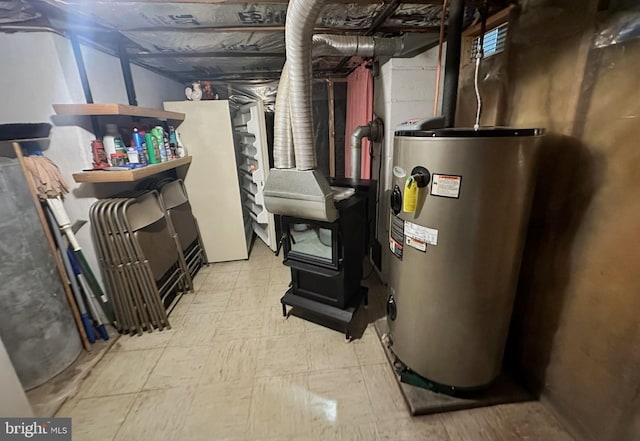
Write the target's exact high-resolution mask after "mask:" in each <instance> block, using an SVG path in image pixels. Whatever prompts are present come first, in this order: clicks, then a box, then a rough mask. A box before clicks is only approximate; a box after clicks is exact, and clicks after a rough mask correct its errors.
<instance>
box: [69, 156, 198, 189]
mask: <svg viewBox="0 0 640 441" xmlns="http://www.w3.org/2000/svg"><path fill="white" fill-rule="evenodd" d="M190 163H191V156H187V157H186V158H178V159H174V160H172V161H167V162H163V163H161V164H153V165H148V166H146V167H142V168H136V169H132V170H92V171H87V172H81V173H74V174H73V180H74V181H76V182H78V183H85V182H90V183H101V182H133V181H137V180H139V179H144V178H147V177H149V176H153V175H155V174H157V173H161V172H163V171H167V170H171V169H174V168H177V167H180V166H182V165H188V164H190Z"/></svg>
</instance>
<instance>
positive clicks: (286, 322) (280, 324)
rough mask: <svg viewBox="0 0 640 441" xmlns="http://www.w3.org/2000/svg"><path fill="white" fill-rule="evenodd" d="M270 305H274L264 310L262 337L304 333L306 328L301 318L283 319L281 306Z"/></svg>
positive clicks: (290, 317)
mask: <svg viewBox="0 0 640 441" xmlns="http://www.w3.org/2000/svg"><path fill="white" fill-rule="evenodd" d="M272 303H274V304H273V305H272V306H268V307H267V308H265V316H264V324H263V326H262V333H261V335H262V336H263V337H272V336H277V335H291V334H301V333H303V332H305V329H306V328H305V325H304V321H303V320H302V319H301V318H298V317H295V316H293V315H291V316H289V317H286V318H285V317H284V316H283V315H282V306H281V305H280V303H279V302H278V303H275V302H272Z"/></svg>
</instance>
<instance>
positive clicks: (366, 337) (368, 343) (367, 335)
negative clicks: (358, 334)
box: [351, 325, 387, 366]
mask: <svg viewBox="0 0 640 441" xmlns="http://www.w3.org/2000/svg"><path fill="white" fill-rule="evenodd" d="M351 344H352V345H353V349H354V350H355V352H356V356H357V357H358V362H359V363H360V365H362V366H364V365H368V364H383V363H386V362H387V356H386V355H385V354H384V349H382V343H380V340H379V339H378V335H377V334H376V331H375V329H374V328H373V326H372V325H370V326H368V327H367V329H366V330H365V331H364V334H363V335H362V338H360V339H357V340H354V341H353V342H351Z"/></svg>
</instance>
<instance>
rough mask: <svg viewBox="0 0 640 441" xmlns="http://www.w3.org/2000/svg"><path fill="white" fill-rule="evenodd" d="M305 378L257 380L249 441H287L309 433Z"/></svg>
mask: <svg viewBox="0 0 640 441" xmlns="http://www.w3.org/2000/svg"><path fill="white" fill-rule="evenodd" d="M310 411H311V409H310V402H309V391H308V382H307V376H306V375H289V376H279V377H266V378H258V379H256V381H255V383H254V385H253V393H252V397H251V411H250V413H249V433H250V435H249V439H270V438H273V439H281V440H286V439H288V437H290V436H293V435H304V434H308V433H310V432H311V413H310Z"/></svg>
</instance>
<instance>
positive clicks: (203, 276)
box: [193, 268, 209, 291]
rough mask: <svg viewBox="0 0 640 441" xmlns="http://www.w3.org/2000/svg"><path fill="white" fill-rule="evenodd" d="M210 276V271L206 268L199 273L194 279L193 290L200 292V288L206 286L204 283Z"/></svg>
mask: <svg viewBox="0 0 640 441" xmlns="http://www.w3.org/2000/svg"><path fill="white" fill-rule="evenodd" d="M208 276H209V271H208V270H207V269H206V268H202V269H201V270H200V271H198V274H196V276H195V277H194V278H193V289H194V290H195V291H198V290H199V289H200V287H201V286H202V285H203V284H204V281H205V280H207V277H208Z"/></svg>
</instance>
